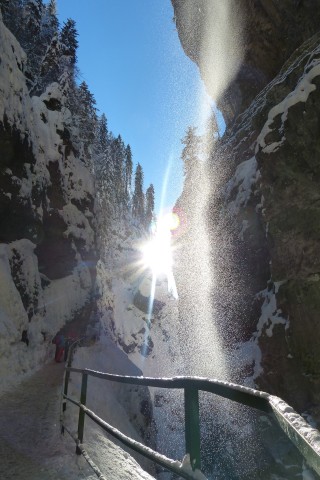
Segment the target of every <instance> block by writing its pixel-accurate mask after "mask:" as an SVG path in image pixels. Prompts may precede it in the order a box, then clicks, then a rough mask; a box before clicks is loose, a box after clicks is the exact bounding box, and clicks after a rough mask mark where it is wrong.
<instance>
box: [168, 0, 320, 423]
mask: <svg viewBox="0 0 320 480" xmlns="http://www.w3.org/2000/svg"><path fill="white" fill-rule="evenodd" d="M172 3H173V6H174V11H175V19H176V25H177V28H178V33H179V37H180V39H181V42H182V45H183V47H184V49H185V51H186V53H187V54H188V55H189V56H190V57H191V58H192V59H193V60H195V61H196V62H198V60H199V57H198V50H197V49H199V42H200V43H201V25H202V20H203V19H204V15H203V11H205V5H206V4H207V2H203V1H197V2H192V1H190V2H189V1H184V2H182V1H179V0H172ZM235 4H236V6H237V7H241V9H242V15H243V17H244V22H245V23H244V25H245V28H244V35H243V43H244V56H243V58H244V60H243V61H242V64H241V66H240V68H239V70H238V73H237V75H236V76H235V77H234V79H233V81H232V82H231V83H230V85H229V86H228V89H227V91H226V92H225V93H224V95H223V96H222V97H221V98H220V99H219V105H220V107H221V109H222V112H223V113H224V115H225V117H226V121H227V131H226V133H225V134H224V136H223V137H222V138H221V139H220V140H219V141H218V142H217V143H216V145H215V149H214V152H213V155H212V159H211V165H210V168H211V172H212V173H213V175H212V178H215V185H214V188H212V194H211V199H210V218H211V226H210V229H211V230H210V231H211V232H212V235H214V236H215V239H216V241H217V242H219V241H220V242H221V244H223V243H224V244H225V243H226V242H225V240H224V239H225V238H226V236H227V237H228V246H227V247H226V246H224V247H223V248H222V249H221V252H223V253H221V252H220V257H221V256H223V255H224V256H225V261H226V262H228V267H229V275H228V279H227V281H226V280H225V282H224V288H225V289H226V291H227V293H225V296H226V302H225V304H224V305H223V307H221V308H220V312H221V313H222V314H223V312H226V311H227V315H228V320H230V321H228V322H223V321H222V323H224V324H223V325H222V326H221V330H225V331H226V330H227V331H228V341H227V343H228V342H229V343H230V337H231V338H232V337H233V339H232V340H231V342H234V343H236V342H237V341H238V340H239V339H242V342H244V341H245V343H242V346H241V347H240V346H239V345H238V348H239V357H241V356H245V357H246V358H247V371H246V374H247V375H248V372H249V376H251V378H252V379H253V380H254V382H255V384H256V385H258V386H259V387H260V388H262V389H264V390H266V391H269V392H271V393H275V394H277V395H279V396H281V397H283V398H284V399H286V400H287V401H288V402H289V403H290V404H292V405H293V406H294V407H295V408H296V409H297V410H299V411H300V412H306V414H307V413H311V414H312V415H313V417H314V418H315V419H316V420H317V421H318V422H319V420H320V412H319V407H318V405H319V400H320V385H319V372H320V355H319V351H320V350H319V347H320V328H319V325H320V323H319V307H320V276H319V270H320V229H319V219H320V203H319V201H320V196H319V180H320V176H319V175H320V141H319V138H320V137H319V133H320V110H319V105H320V36H319V34H318V33H315V32H316V31H317V30H318V28H319V25H320V23H319V19H320V2H318V1H315V2H301V1H297V2H293V1H292V2H281V4H280V3H279V2H273V1H254V2H235ZM211 5H213V4H211ZM189 9H192V12H193V13H192V15H191V14H190V10H189ZM187 10H189V13H188V14H186V11H187ZM186 15H187V18H188V20H187V21H186V20H185V19H186ZM186 25H187V27H186ZM204 80H205V81H206V78H204ZM207 88H208V91H209V92H210V84H208V85H207ZM233 98H234V99H236V103H234V102H233V100H232V99H233ZM225 99H226V103H225ZM212 261H213V262H214V263H215V268H216V271H217V272H218V274H220V275H221V276H222V277H223V275H224V278H226V275H225V274H224V273H223V268H224V267H223V266H222V267H221V266H219V262H218V261H217V260H216V259H215V258H213V260H212ZM220 263H221V262H220ZM226 284H227V286H226ZM239 285H240V286H239ZM221 288H222V286H221ZM234 290H238V292H239V290H240V295H238V297H237V298H235V296H234V295H232V292H233V291H234ZM229 294H230V296H229ZM228 297H229V298H228ZM230 297H232V301H233V300H234V299H235V305H236V306H235V305H232V301H231V300H230ZM238 307H239V308H238ZM230 312H231V313H230ZM228 325H232V328H231V327H230V328H229V327H228ZM248 352H250V353H248Z"/></svg>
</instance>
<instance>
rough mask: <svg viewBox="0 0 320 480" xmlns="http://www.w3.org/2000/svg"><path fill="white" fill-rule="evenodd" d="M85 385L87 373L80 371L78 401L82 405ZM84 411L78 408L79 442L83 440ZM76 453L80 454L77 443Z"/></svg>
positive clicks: (85, 398)
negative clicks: (80, 379)
mask: <svg viewBox="0 0 320 480" xmlns="http://www.w3.org/2000/svg"><path fill="white" fill-rule="evenodd" d="M87 385H88V374H87V373H82V382H81V395H80V403H81V404H82V405H86V401H87ZM85 415H86V414H85V413H84V411H83V410H82V408H81V407H80V408H79V420H78V441H79V443H82V442H83V431H84V419H85ZM76 453H77V454H78V455H81V450H80V448H79V447H78V445H77V448H76Z"/></svg>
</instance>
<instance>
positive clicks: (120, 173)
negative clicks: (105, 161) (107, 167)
mask: <svg viewBox="0 0 320 480" xmlns="http://www.w3.org/2000/svg"><path fill="white" fill-rule="evenodd" d="M112 160H113V170H114V189H115V194H116V202H117V205H118V206H119V208H120V209H121V210H122V207H123V206H125V205H126V199H125V175H124V165H125V147H124V143H123V141H122V138H121V135H118V137H117V138H116V139H115V140H114V142H113V144H112Z"/></svg>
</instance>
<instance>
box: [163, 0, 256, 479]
mask: <svg viewBox="0 0 320 480" xmlns="http://www.w3.org/2000/svg"><path fill="white" fill-rule="evenodd" d="M199 5H201V7H199ZM194 9H199V12H197V13H196V16H197V17H198V18H201V22H200V26H199V28H200V27H201V34H200V38H201V48H200V55H199V67H200V71H201V74H202V77H203V79H204V80H205V83H206V85H207V86H209V91H210V94H211V95H213V100H214V101H215V102H216V103H219V100H220V99H221V98H222V96H223V94H224V91H225V90H226V88H227V87H228V86H229V84H230V83H231V82H232V80H233V79H234V77H235V75H236V74H237V71H238V69H239V67H240V64H241V61H242V35H241V32H242V19H241V15H240V12H239V9H238V6H237V5H236V2H234V1H227V0H224V1H223V2H222V1H220V0H216V1H214V0H211V1H210V2H209V1H208V2H185V4H184V19H185V20H186V24H187V25H186V28H188V22H189V21H191V22H192V18H193V17H194V14H195V11H194ZM201 9H203V10H202V11H201ZM199 90H200V89H199ZM198 105H199V122H198V123H199V124H202V125H203V124H204V123H205V119H206V117H207V116H208V113H209V110H210V108H211V107H210V104H208V101H207V100H206V97H205V95H201V96H200V98H199V100H198ZM211 148H212V139H210V138H209V139H208V143H207V144H206V145H203V139H202V151H201V152H199V153H198V159H199V161H198V162H197V165H196V167H195V168H194V170H193V171H192V174H191V175H189V179H188V178H187V177H186V179H185V185H184V190H183V193H182V195H181V197H180V199H179V201H178V204H177V208H178V210H180V212H183V215H184V217H185V218H184V223H185V231H184V233H183V235H182V237H181V239H179V238H177V240H176V241H175V246H176V249H177V251H176V253H175V258H176V265H175V273H176V281H177V287H178V295H179V300H178V302H179V319H178V338H177V344H178V345H177V350H178V349H180V355H181V361H180V364H179V368H178V370H177V372H176V374H179V375H196V376H204V377H210V378H218V379H222V380H230V379H231V378H232V374H231V372H230V370H229V368H228V359H227V358H226V355H225V352H224V348H223V342H222V339H221V337H220V336H221V330H218V328H217V323H218V322H220V324H221V321H223V319H220V318H219V319H218V318H217V312H216V310H215V307H214V304H213V302H212V297H213V292H214V291H215V289H217V285H218V284H219V282H221V281H222V279H221V278H219V277H218V276H217V274H216V272H215V271H214V270H213V267H212V263H213V262H211V259H212V257H214V258H217V257H219V248H220V246H219V238H213V237H211V236H210V233H209V232H210V230H209V228H208V220H209V218H210V211H209V205H210V200H211V198H212V192H213V191H214V189H215V188H216V186H215V184H214V181H217V182H219V177H221V172H215V175H212V164H211V163H210V160H211V157H212V152H211V151H210V149H211ZM220 261H222V262H223V261H227V259H226V260H225V259H223V258H222V256H220ZM226 268H227V265H226ZM220 270H221V269H219V271H220ZM170 400H171V401H172V399H170ZM179 402H181V398H179V399H177V400H176V402H175V405H174V407H173V408H171V413H172V412H173V411H176V412H179ZM200 403H201V411H202V424H201V431H202V432H201V433H202V437H203V439H204V442H203V443H204V444H203V445H202V447H203V452H204V456H205V457H207V458H205V459H204V463H205V464H206V473H207V474H208V475H210V478H228V479H229V480H230V479H231V478H240V477H241V470H242V474H243V473H244V472H245V470H246V467H245V465H244V463H243V462H242V459H243V460H244V462H246V464H247V466H248V465H249V464H250V460H251V456H250V455H248V454H247V452H246V447H245V446H244V445H243V446H241V447H240V448H239V445H238V446H237V448H234V447H235V445H234V442H236V443H239V442H241V439H242V441H243V443H245V440H244V439H245V438H248V436H249V434H250V426H248V424H249V421H247V420H249V419H247V414H246V411H245V410H243V409H242V408H241V407H237V406H236V405H235V404H231V402H229V401H226V400H222V399H219V398H218V397H215V396H213V395H206V394H201V395H200ZM180 408H181V404H180ZM176 416H177V418H178V417H179V413H177V414H176ZM239 418H241V420H240V421H239ZM233 422H236V423H235V424H234V423H233ZM174 423H176V424H179V422H174ZM177 429H178V427H177V425H175V426H174V431H175V432H177ZM236 438H237V439H238V442H237V440H236ZM208 445H210V446H211V447H210V448H208ZM235 463H237V464H238V468H237V469H236V470H237V473H235V470H234V469H233V464H235ZM240 464H241V465H240ZM249 470H250V468H249ZM239 473H240V477H239ZM242 478H249V476H246V474H245V475H244V476H243V477H242Z"/></svg>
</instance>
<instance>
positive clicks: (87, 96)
mask: <svg viewBox="0 0 320 480" xmlns="http://www.w3.org/2000/svg"><path fill="white" fill-rule="evenodd" d="M77 97H78V112H77V113H78V118H79V133H80V137H81V139H82V140H83V141H84V142H85V144H86V146H88V145H89V144H90V143H93V140H94V138H95V130H96V129H95V125H96V122H97V113H96V112H97V109H96V107H95V105H96V100H95V98H94V95H93V94H92V93H91V92H90V90H89V87H88V85H87V84H86V82H85V81H83V82H82V83H81V84H80V86H79V88H78V91H77Z"/></svg>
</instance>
